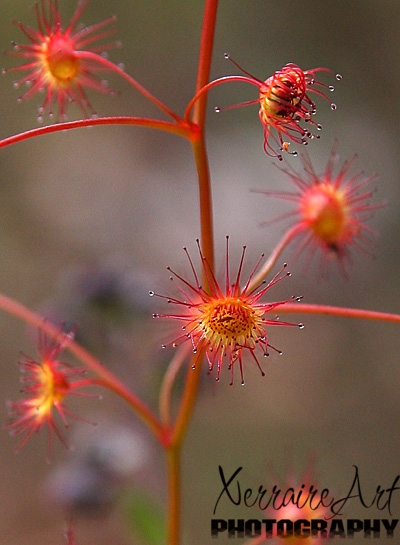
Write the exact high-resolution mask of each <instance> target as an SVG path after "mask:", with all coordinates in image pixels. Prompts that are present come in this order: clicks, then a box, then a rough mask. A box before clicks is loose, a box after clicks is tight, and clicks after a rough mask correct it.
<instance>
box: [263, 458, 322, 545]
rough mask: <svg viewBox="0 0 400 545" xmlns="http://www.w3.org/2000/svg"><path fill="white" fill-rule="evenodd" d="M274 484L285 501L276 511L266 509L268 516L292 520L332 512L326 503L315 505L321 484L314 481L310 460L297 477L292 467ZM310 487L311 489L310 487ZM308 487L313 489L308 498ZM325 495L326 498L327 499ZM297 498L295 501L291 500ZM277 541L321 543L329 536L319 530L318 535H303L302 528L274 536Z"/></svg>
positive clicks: (316, 516)
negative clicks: (295, 532) (296, 533)
mask: <svg viewBox="0 0 400 545" xmlns="http://www.w3.org/2000/svg"><path fill="white" fill-rule="evenodd" d="M277 486H278V488H279V489H280V490H281V493H282V495H281V496H279V497H280V500H282V498H283V497H284V496H285V505H282V506H281V507H280V508H279V510H278V511H276V510H274V509H270V508H269V509H268V510H267V513H264V514H265V515H266V514H268V516H269V517H270V518H272V519H277V518H279V519H280V520H290V521H292V522H294V521H296V520H305V521H311V520H314V519H318V520H325V518H326V519H329V518H331V517H332V512H331V510H330V508H329V507H324V505H322V504H320V505H318V502H319V500H320V498H321V496H320V494H321V492H322V489H323V487H321V486H320V484H319V483H318V481H317V477H316V474H315V469H314V461H311V462H310V464H309V466H308V467H307V469H306V470H305V472H304V474H303V475H301V476H300V477H297V476H296V474H295V472H294V470H293V469H292V470H289V471H288V472H287V476H286V478H285V479H278V481H277ZM311 487H312V489H311ZM310 489H311V490H312V492H314V491H316V492H315V493H314V498H313V499H312V501H311V505H310V500H311V495H310ZM290 497H292V498H293V501H290V502H289V498H290ZM328 501H329V499H328V500H327V502H328ZM295 502H297V504H296V503H295ZM276 540H277V543H282V544H283V543H289V544H294V543H300V542H301V543H303V544H304V545H323V544H324V543H326V542H328V541H330V539H329V536H327V535H326V534H325V537H324V536H323V534H322V533H321V534H320V535H314V536H313V535H307V529H305V535H302V536H296V535H293V536H290V535H289V536H286V537H285V536H283V535H281V536H279V535H278V536H276Z"/></svg>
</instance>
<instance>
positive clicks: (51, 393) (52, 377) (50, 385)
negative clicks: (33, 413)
mask: <svg viewBox="0 0 400 545" xmlns="http://www.w3.org/2000/svg"><path fill="white" fill-rule="evenodd" d="M38 382H39V383H40V387H39V389H38V395H37V397H35V398H34V400H33V404H34V407H35V409H36V410H37V415H38V418H39V419H40V418H46V416H48V415H49V414H50V413H51V410H52V408H53V406H54V405H56V404H57V403H60V402H61V401H62V400H63V399H64V397H65V396H66V394H67V392H68V389H69V385H68V382H67V379H66V378H65V376H64V375H63V373H61V372H60V371H57V370H55V369H54V367H53V365H51V364H50V363H49V362H47V361H44V362H43V365H42V367H41V368H40V371H39V373H38Z"/></svg>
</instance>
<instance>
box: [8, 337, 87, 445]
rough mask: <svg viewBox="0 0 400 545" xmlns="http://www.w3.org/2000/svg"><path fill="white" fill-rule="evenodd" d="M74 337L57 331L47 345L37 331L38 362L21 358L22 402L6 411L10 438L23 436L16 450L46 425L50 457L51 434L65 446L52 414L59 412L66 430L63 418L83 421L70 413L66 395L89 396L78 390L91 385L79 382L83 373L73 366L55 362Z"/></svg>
mask: <svg viewBox="0 0 400 545" xmlns="http://www.w3.org/2000/svg"><path fill="white" fill-rule="evenodd" d="M72 338H73V333H69V334H65V333H63V332H60V335H59V338H58V339H56V340H55V341H53V342H51V343H49V342H48V340H47V338H46V336H45V335H44V333H43V332H42V331H41V330H40V332H39V348H38V353H39V357H40V359H39V361H36V360H33V359H32V358H30V357H29V356H24V357H23V359H22V360H20V361H18V365H19V367H20V371H21V373H22V376H21V383H22V384H23V385H24V388H23V390H22V393H23V394H25V396H26V397H25V399H21V400H19V401H13V402H8V404H7V405H8V411H9V415H10V418H11V423H10V424H9V425H8V426H7V429H8V430H9V432H10V433H11V435H23V437H22V440H21V441H20V443H19V445H18V446H17V448H16V450H17V451H18V450H20V449H21V448H22V447H23V446H24V445H25V444H26V443H27V441H28V440H29V439H30V437H31V436H32V434H33V433H34V432H37V431H39V430H40V429H41V428H42V427H43V425H44V424H46V423H47V425H48V432H49V455H51V446H52V432H53V431H54V432H55V434H56V435H57V437H58V438H59V439H60V441H61V442H62V443H63V444H64V446H67V445H66V441H65V438H64V436H63V435H62V434H61V432H60V430H59V429H58V425H57V424H56V421H55V418H54V416H55V413H58V414H59V416H60V418H61V420H62V422H63V423H64V425H65V426H66V427H68V423H67V419H66V417H67V416H68V417H72V418H75V419H77V420H82V419H80V418H79V417H77V416H76V415H74V414H73V413H71V412H70V411H69V410H68V409H67V408H66V406H65V399H66V397H67V396H68V395H81V396H89V395H90V394H85V393H82V392H77V391H76V390H77V389H78V388H81V387H83V386H87V385H89V384H91V383H93V380H91V379H82V377H83V376H84V375H85V374H86V370H85V369H83V368H79V367H73V366H71V365H69V364H68V363H65V362H61V361H59V360H58V359H57V357H58V355H59V354H60V352H61V351H62V350H63V349H64V348H65V346H66V345H67V344H68V342H69V341H70V340H71V339H72Z"/></svg>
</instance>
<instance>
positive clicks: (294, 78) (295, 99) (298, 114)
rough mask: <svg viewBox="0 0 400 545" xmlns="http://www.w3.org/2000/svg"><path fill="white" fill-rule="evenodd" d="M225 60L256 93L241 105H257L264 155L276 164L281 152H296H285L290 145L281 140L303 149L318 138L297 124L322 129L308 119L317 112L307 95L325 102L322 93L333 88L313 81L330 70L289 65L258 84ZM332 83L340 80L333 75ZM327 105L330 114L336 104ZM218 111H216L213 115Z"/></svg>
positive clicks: (340, 77) (228, 57)
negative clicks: (256, 97) (299, 145)
mask: <svg viewBox="0 0 400 545" xmlns="http://www.w3.org/2000/svg"><path fill="white" fill-rule="evenodd" d="M225 57H226V58H227V59H229V60H231V61H232V62H233V64H234V65H235V66H236V67H237V68H239V70H241V71H242V72H243V73H244V74H246V76H247V78H245V79H246V81H248V82H249V83H252V84H253V85H255V86H256V87H258V89H259V98H258V99H257V100H252V101H250V102H246V103H243V105H246V104H254V103H259V104H260V110H259V117H260V121H261V123H262V124H263V126H264V150H265V152H266V153H267V155H269V156H270V157H277V158H278V159H279V160H282V154H281V152H282V151H286V152H288V153H291V154H292V155H297V151H292V152H289V145H290V142H288V141H286V140H284V139H285V138H288V139H289V140H291V141H293V142H295V143H297V144H303V145H306V144H308V140H312V139H313V138H319V135H316V134H314V133H313V132H311V130H308V129H306V128H304V127H302V126H301V125H300V123H301V122H305V123H308V125H311V128H314V129H316V130H317V131H320V130H321V129H322V126H321V125H319V124H317V123H315V122H314V121H313V119H312V116H313V115H315V113H316V111H317V109H316V105H315V103H314V101H313V100H312V99H311V98H310V93H314V94H315V95H319V96H322V97H324V98H326V99H327V100H329V99H328V97H327V96H326V94H325V92H324V90H329V91H334V87H333V85H330V86H327V85H325V84H324V83H321V82H320V81H317V76H316V74H317V73H318V72H330V73H332V70H329V69H328V68H313V69H311V70H302V69H301V68H299V66H297V64H294V63H289V64H286V65H285V66H284V67H283V68H282V69H281V70H278V71H276V72H275V73H274V74H273V75H272V76H271V77H269V78H268V79H266V80H265V81H262V80H259V79H257V78H255V77H254V76H252V75H251V74H249V73H248V72H246V71H245V70H243V68H241V67H240V66H239V65H238V64H237V63H236V62H235V61H233V60H232V59H231V58H230V56H229V55H228V54H226V55H225ZM336 79H337V80H341V79H342V76H341V75H340V74H336ZM321 89H323V90H321ZM329 102H330V104H331V108H332V110H336V104H335V103H333V102H331V101H330V100H329ZM241 105H242V104H238V105H237V106H241ZM219 110H220V109H219V108H217V111H219ZM275 133H276V134H275Z"/></svg>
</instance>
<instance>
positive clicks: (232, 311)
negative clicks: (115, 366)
mask: <svg viewBox="0 0 400 545" xmlns="http://www.w3.org/2000/svg"><path fill="white" fill-rule="evenodd" d="M197 244H198V248H199V253H200V258H201V264H202V270H203V276H204V278H205V281H206V282H207V284H208V285H209V289H205V288H203V287H202V286H201V284H200V281H199V277H198V275H197V273H196V271H195V268H194V266H193V263H192V260H191V258H190V256H189V253H188V251H187V249H186V248H184V251H185V252H186V255H187V257H188V260H189V263H190V267H191V270H192V274H193V277H194V284H191V283H190V282H188V281H187V280H185V279H184V278H183V277H181V276H180V275H179V274H177V273H176V272H174V271H173V270H172V269H171V268H168V270H169V271H170V272H171V273H172V275H173V276H171V281H172V282H173V283H174V284H175V285H176V287H177V288H178V289H179V291H180V293H181V295H182V299H175V298H171V297H166V296H163V295H158V294H155V293H154V292H150V295H157V296H158V297H161V298H163V299H166V300H167V301H168V303H170V304H173V305H177V306H178V307H181V308H183V309H184V312H183V313H182V314H154V315H153V317H155V318H171V319H174V320H179V321H180V322H183V324H184V325H183V327H182V330H183V333H182V335H180V336H179V337H178V338H176V339H175V340H174V341H173V342H171V343H169V345H172V346H177V345H178V344H180V343H181V342H184V341H188V342H190V343H191V344H192V347H193V352H194V353H197V354H198V357H200V356H201V354H202V352H203V350H205V352H206V357H207V361H208V365H209V372H211V371H212V370H213V368H214V366H215V364H216V365H217V376H216V380H219V376H220V372H221V366H222V363H223V361H224V358H226V359H227V360H228V368H229V369H231V375H232V378H231V384H233V368H234V364H235V363H236V362H237V361H238V362H239V368H240V375H241V380H242V384H244V380H243V364H242V356H243V352H244V351H245V350H246V351H247V352H248V353H250V354H251V356H252V357H253V359H254V360H255V362H256V364H257V366H258V368H259V369H260V371H261V374H262V375H263V376H264V375H265V373H264V372H263V371H262V369H261V366H260V363H259V361H258V356H257V353H256V349H257V347H259V351H260V352H262V354H263V356H265V357H266V356H268V355H269V352H268V348H269V347H270V348H272V349H273V350H275V351H277V352H279V351H278V350H276V348H274V347H273V346H272V345H271V344H270V343H269V339H268V337H267V327H268V326H272V325H290V326H293V325H299V326H300V327H303V326H302V324H290V323H287V322H280V321H278V318H276V317H274V318H265V314H267V313H268V312H271V311H273V310H274V309H275V308H277V307H279V306H281V305H284V304H285V303H288V302H289V301H293V300H294V299H297V300H299V299H300V298H299V297H297V298H296V297H292V298H291V299H289V300H286V301H277V302H266V303H262V302H260V300H261V298H262V297H263V296H264V295H265V293H266V292H267V291H268V290H269V289H270V288H272V286H274V285H275V284H277V283H278V282H279V281H280V280H282V279H283V278H285V277H286V276H290V273H286V274H282V271H280V272H279V273H278V274H277V275H276V276H275V277H274V278H273V279H272V280H271V281H270V282H269V283H265V282H263V283H262V284H261V286H258V287H256V288H254V289H251V288H250V287H249V286H250V282H251V280H252V278H253V276H254V274H255V272H256V270H257V269H258V267H259V265H260V263H261V260H262V258H263V256H261V258H260V260H259V262H258V263H257V265H256V267H255V268H254V270H253V272H252V273H251V275H250V277H249V279H248V280H247V282H246V284H245V285H244V287H242V286H241V285H240V277H241V273H242V267H243V261H244V255H245V249H246V247H243V252H242V257H241V260H240V264H239V269H238V272H237V276H236V280H235V282H234V283H233V284H231V281H230V275H229V256H228V237H227V246H226V280H225V289H222V288H221V287H220V285H219V284H218V282H217V280H216V278H215V276H214V274H213V272H212V270H211V268H210V267H209V265H208V263H207V260H206V258H205V257H204V256H203V254H202V251H201V249H200V245H199V242H198V241H197ZM284 267H286V264H285V265H284ZM165 346H167V345H163V347H165ZM279 353H281V352H279Z"/></svg>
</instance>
